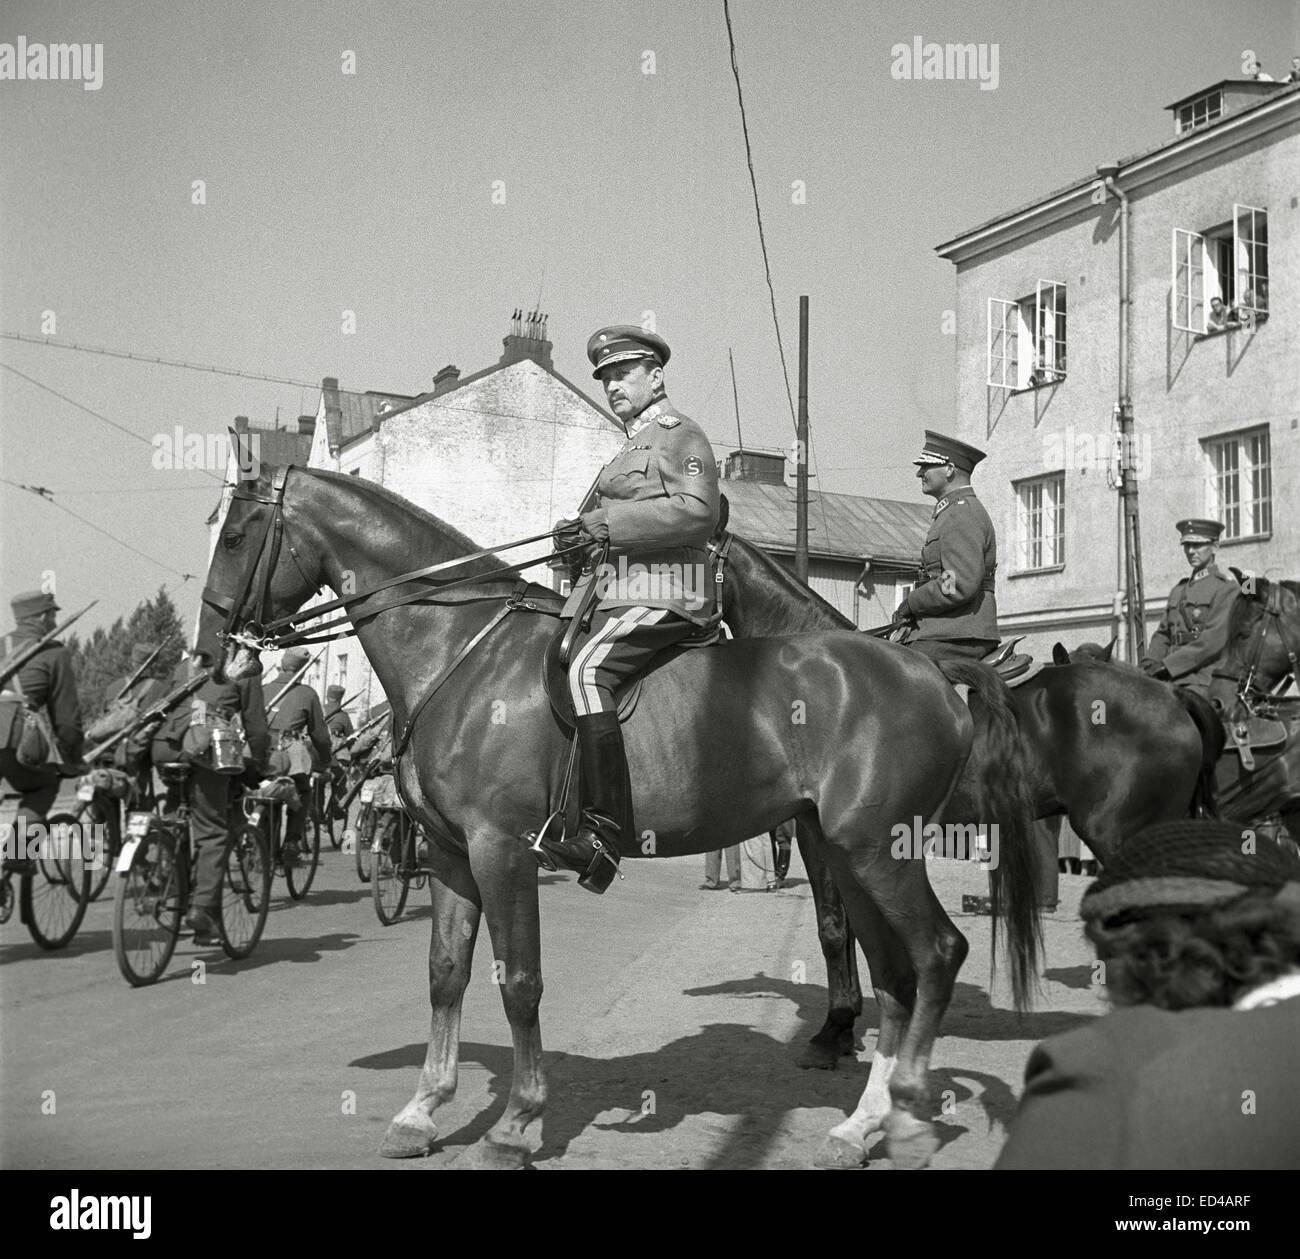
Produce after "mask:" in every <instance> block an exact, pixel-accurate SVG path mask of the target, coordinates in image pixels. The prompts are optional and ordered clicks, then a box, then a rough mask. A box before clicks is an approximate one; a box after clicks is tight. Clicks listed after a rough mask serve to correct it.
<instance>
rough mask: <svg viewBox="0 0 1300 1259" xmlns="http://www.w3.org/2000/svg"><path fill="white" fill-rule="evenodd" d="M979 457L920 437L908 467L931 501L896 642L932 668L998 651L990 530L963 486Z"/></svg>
mask: <svg viewBox="0 0 1300 1259" xmlns="http://www.w3.org/2000/svg"><path fill="white" fill-rule="evenodd" d="M983 458H984V452H983V451H982V450H976V449H975V447H974V446H968V445H967V444H966V443H965V442H961V441H958V440H957V439H956V438H955V437H945V436H944V435H943V434H942V433H935V432H932V431H931V430H929V429H927V430H926V433H925V447H924V448H923V449H922V451H921V455H920V457H919V458H918V459H915V460H913V462H914V463H915V464H916V469H917V472H916V475H917V478H918V479H919V480H920V482H921V492H922V493H923V494H925V495H927V496H928V497H930V498H933V499H936V500H937V502H936V503H935V507H934V515H933V517H932V518H931V520H930V530H929V532H928V533H927V534H926V535H925V543H924V545H923V546H922V547H921V572H920V578H919V580H918V582H917V584H916V585H915V586H914V587H913V588H912V591H911V593H910V594H909V595H908V596H907V597H906V598H905V599H904V600H903V602H902V603H901V604H900V605H899V608H898V619H899V620H910V621H912V622H913V624H912V625H911V626H910V627H909V628H908V630H907V632H906V634H905V635H904V637H903V639H902V641H903V643H905V644H906V645H907V646H908V647H914V648H916V650H917V651H920V652H924V653H925V654H926V655H927V656H930V657H931V658H933V659H935V660H945V659H954V658H955V659H959V660H982V659H983V658H984V657H985V656H987V655H988V654H989V653H990V652H991V651H992V650H993V649H994V648H995V647H997V645H998V604H997V599H996V597H995V595H994V593H993V589H994V587H993V574H994V573H995V571H996V570H997V566H998V542H997V537H996V535H995V534H994V532H993V522H992V521H991V520H990V519H989V514H988V512H987V511H985V509H984V504H983V503H981V502H980V501H979V499H978V498H977V497H976V496H975V489H974V487H973V486H972V485H971V483H970V478H971V473H972V472H973V471H974V470H975V465H976V464H977V463H979V462H980V460H981V459H983Z"/></svg>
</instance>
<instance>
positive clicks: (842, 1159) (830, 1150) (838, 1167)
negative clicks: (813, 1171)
mask: <svg viewBox="0 0 1300 1259" xmlns="http://www.w3.org/2000/svg"><path fill="white" fill-rule="evenodd" d="M866 1161H867V1152H866V1151H865V1150H864V1149H863V1148H862V1146H860V1145H856V1144H855V1143H854V1142H852V1141H847V1140H845V1138H844V1137H837V1136H836V1135H835V1134H834V1133H831V1135H830V1136H828V1137H827V1138H826V1140H825V1141H823V1142H822V1148H821V1149H820V1150H818V1151H817V1154H816V1157H815V1158H814V1159H813V1165H814V1166H815V1167H825V1168H830V1169H832V1170H835V1171H845V1170H852V1169H854V1168H858V1167H861V1166H862V1165H863V1164H864V1163H865V1162H866Z"/></svg>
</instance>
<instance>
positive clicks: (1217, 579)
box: [1140, 519, 1241, 699]
mask: <svg viewBox="0 0 1300 1259" xmlns="http://www.w3.org/2000/svg"><path fill="white" fill-rule="evenodd" d="M1222 532H1223V525H1222V524H1220V523H1219V522H1218V521H1217V520H1197V519H1191V520H1180V521H1179V522H1178V533H1179V536H1180V540H1181V541H1182V544H1183V555H1184V556H1185V557H1186V559H1187V562H1188V564H1190V565H1191V569H1192V571H1191V573H1190V574H1189V575H1188V576H1187V577H1184V578H1183V579H1182V580H1181V581H1179V582H1178V584H1177V585H1176V586H1174V588H1173V590H1171V591H1170V592H1169V602H1168V604H1167V605H1166V607H1165V614H1164V616H1163V617H1161V619H1160V624H1159V626H1158V627H1157V629H1156V632H1155V633H1154V634H1153V635H1152V636H1151V644H1150V646H1149V647H1148V648H1147V654H1146V655H1145V656H1144V657H1143V658H1142V660H1141V661H1140V665H1141V668H1142V671H1143V672H1144V673H1146V674H1148V675H1149V676H1151V677H1155V678H1164V679H1167V680H1169V681H1172V682H1174V683H1176V684H1177V685H1178V686H1186V687H1188V688H1189V689H1190V690H1193V691H1197V692H1198V693H1199V694H1201V695H1204V696H1205V697H1206V698H1207V699H1208V698H1209V693H1210V683H1211V678H1212V674H1213V666H1214V662H1215V661H1216V660H1218V658H1219V657H1220V656H1221V655H1222V654H1223V649H1224V648H1225V647H1226V646H1227V645H1228V620H1229V618H1230V616H1231V613H1232V605H1233V604H1234V603H1235V602H1236V599H1237V596H1238V595H1239V594H1240V593H1241V591H1240V588H1239V587H1238V586H1237V583H1236V582H1235V581H1233V580H1232V578H1231V577H1229V576H1228V575H1227V574H1226V573H1224V572H1222V571H1221V570H1220V569H1219V567H1218V565H1216V564H1215V562H1214V556H1215V548H1216V547H1217V546H1218V543H1219V535H1220V534H1221V533H1222Z"/></svg>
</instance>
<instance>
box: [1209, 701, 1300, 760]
mask: <svg viewBox="0 0 1300 1259" xmlns="http://www.w3.org/2000/svg"><path fill="white" fill-rule="evenodd" d="M1223 730H1224V734H1225V735H1226V736H1227V739H1226V743H1225V750H1227V751H1234V752H1236V753H1237V755H1238V756H1239V757H1240V758H1241V768H1242V769H1244V770H1250V771H1253V770H1254V769H1255V755H1254V754H1255V752H1256V751H1261V752H1262V751H1269V750H1272V749H1275V748H1280V747H1282V746H1283V745H1284V744H1285V743H1286V741H1287V733H1288V731H1287V723H1286V722H1285V721H1281V720H1279V719H1278V718H1276V717H1270V716H1265V715H1256V714H1253V713H1252V714H1251V715H1250V716H1248V717H1244V718H1242V719H1241V720H1239V721H1236V720H1232V719H1231V718H1225V719H1224V722H1223Z"/></svg>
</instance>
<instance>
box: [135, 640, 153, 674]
mask: <svg viewBox="0 0 1300 1259" xmlns="http://www.w3.org/2000/svg"><path fill="white" fill-rule="evenodd" d="M157 648H158V644H157V643H132V644H131V663H132V664H133V665H135V667H136V668H137V669H138V668H139V667H140V666H141V665H142V664H144V662H145V661H146V660H148V659H149V657H150V656H152V655H153V653H154V652H155V651H156V650H157Z"/></svg>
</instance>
